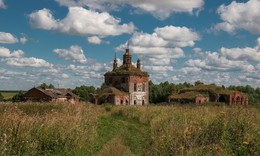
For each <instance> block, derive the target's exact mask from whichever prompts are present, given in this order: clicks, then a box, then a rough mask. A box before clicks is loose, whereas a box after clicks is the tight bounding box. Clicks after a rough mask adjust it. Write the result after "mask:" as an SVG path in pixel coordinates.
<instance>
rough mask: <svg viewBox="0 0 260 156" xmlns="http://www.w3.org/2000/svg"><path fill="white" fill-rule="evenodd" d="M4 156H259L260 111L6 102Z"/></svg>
mask: <svg viewBox="0 0 260 156" xmlns="http://www.w3.org/2000/svg"><path fill="white" fill-rule="evenodd" d="M0 155H102V156H103V155H104V156H106V155H120V156H121V155H125V156H129V155H149V156H150V155H163V156H164V155H165V156H166V155H167V156H168V155H260V109H259V108H253V107H247V108H244V107H229V106H210V105H208V106H192V105H185V106H181V105H175V106H156V105H150V106H142V107H135V106H128V107H125V106H124V107H120V106H111V105H104V106H96V105H91V104H85V103H82V104H78V105H70V104H51V103H44V104H43V103H19V104H12V103H2V104H0Z"/></svg>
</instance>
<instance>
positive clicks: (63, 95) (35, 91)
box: [23, 87, 79, 104]
mask: <svg viewBox="0 0 260 156" xmlns="http://www.w3.org/2000/svg"><path fill="white" fill-rule="evenodd" d="M23 98H24V101H32V102H55V103H71V104H75V103H78V102H79V97H78V96H77V95H75V94H74V93H72V92H71V91H69V90H67V89H63V88H60V89H43V88H40V87H37V88H35V87H34V88H32V89H30V90H29V91H27V92H26V93H25V94H24V96H23Z"/></svg>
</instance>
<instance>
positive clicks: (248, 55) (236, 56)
mask: <svg viewBox="0 0 260 156" xmlns="http://www.w3.org/2000/svg"><path fill="white" fill-rule="evenodd" d="M256 42H257V45H256V47H254V48H251V47H245V48H225V47H222V48H221V49H220V52H221V54H222V55H223V56H225V57H226V58H228V59H231V60H248V61H258V62H259V61H260V48H259V47H260V46H259V44H260V43H259V42H260V37H259V38H258V39H257V41H256Z"/></svg>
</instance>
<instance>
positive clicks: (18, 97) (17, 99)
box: [12, 92, 23, 102]
mask: <svg viewBox="0 0 260 156" xmlns="http://www.w3.org/2000/svg"><path fill="white" fill-rule="evenodd" d="M12 101H13V102H22V101H23V93H22V92H19V93H18V94H16V95H15V96H13V98H12Z"/></svg>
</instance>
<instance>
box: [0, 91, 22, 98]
mask: <svg viewBox="0 0 260 156" xmlns="http://www.w3.org/2000/svg"><path fill="white" fill-rule="evenodd" d="M0 93H1V94H2V95H3V97H4V99H5V100H9V99H12V98H13V96H15V95H16V94H18V93H19V92H18V91H0Z"/></svg>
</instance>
